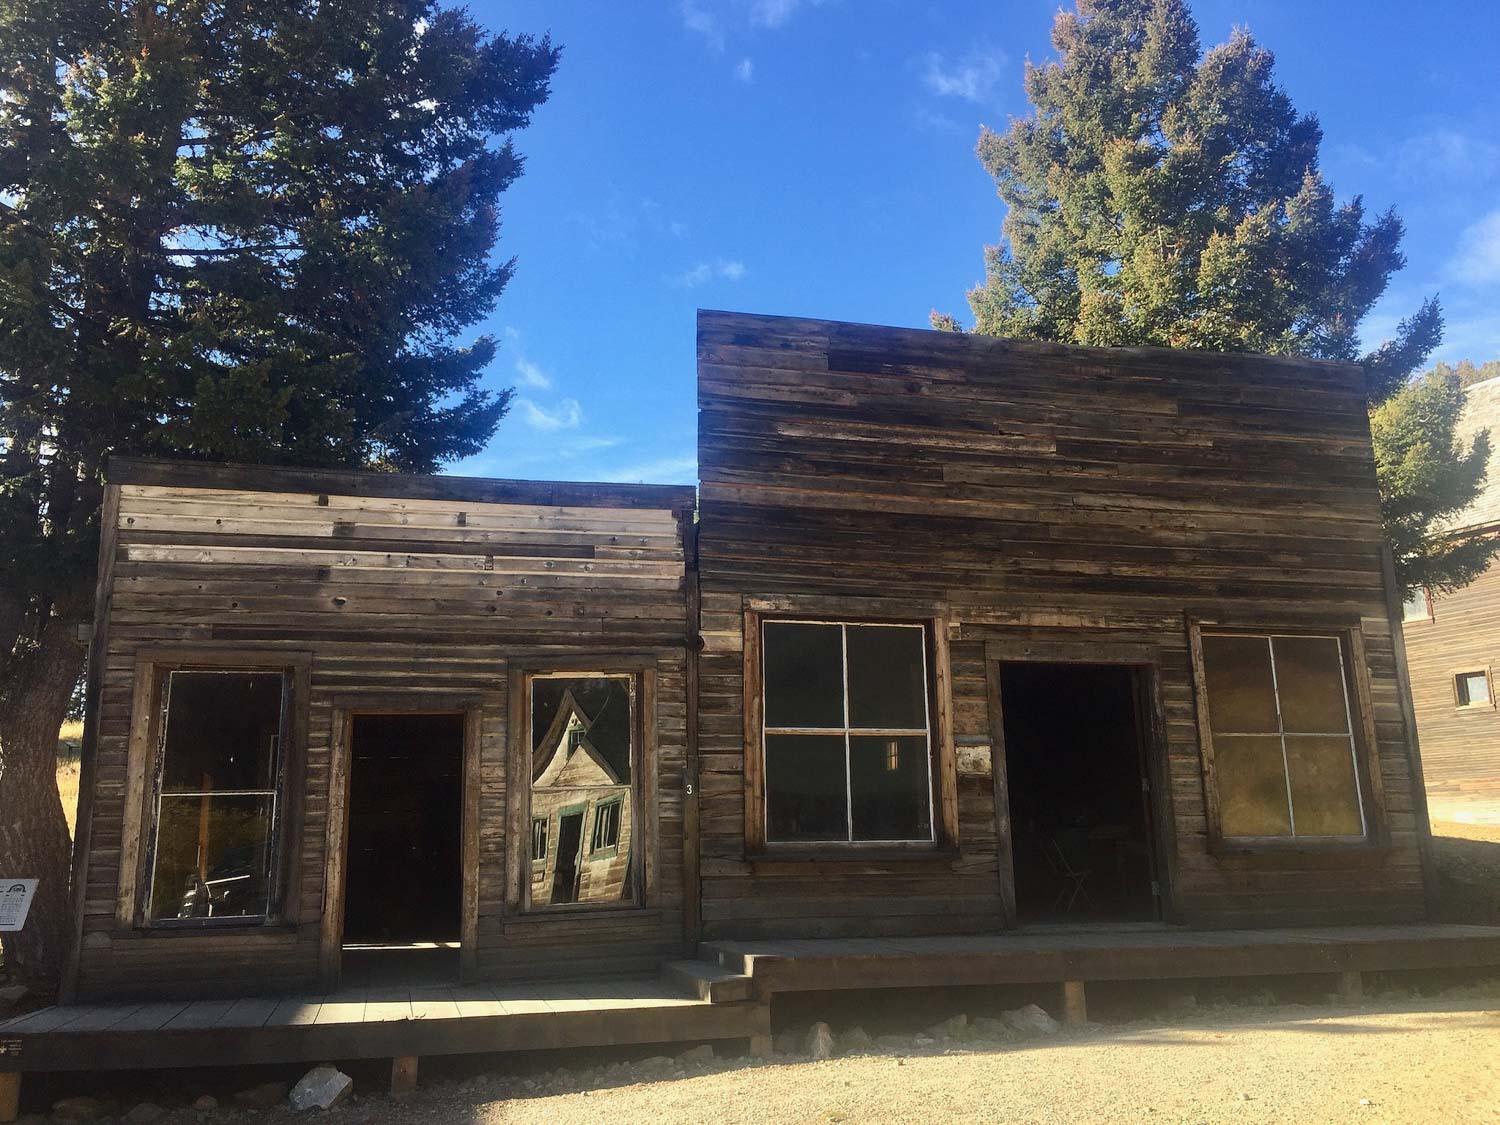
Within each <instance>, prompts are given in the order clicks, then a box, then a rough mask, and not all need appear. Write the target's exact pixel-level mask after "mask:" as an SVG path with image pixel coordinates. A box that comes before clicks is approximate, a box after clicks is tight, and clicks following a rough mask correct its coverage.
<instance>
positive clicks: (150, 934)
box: [111, 921, 300, 940]
mask: <svg viewBox="0 0 1500 1125" xmlns="http://www.w3.org/2000/svg"><path fill="white" fill-rule="evenodd" d="M299 929H300V927H298V926H297V925H295V924H294V923H291V922H280V921H278V922H231V921H224V922H206V923H205V922H196V923H195V922H188V921H183V922H178V923H175V924H170V925H160V924H158V925H154V926H142V925H137V926H133V927H132V928H130V929H128V930H117V931H115V933H114V934H112V935H111V936H112V937H115V938H127V939H134V938H146V939H149V940H156V939H158V938H168V939H187V938H210V937H243V938H253V937H260V938H266V939H268V940H270V939H288V940H295V939H296V937H297V934H298V932H299Z"/></svg>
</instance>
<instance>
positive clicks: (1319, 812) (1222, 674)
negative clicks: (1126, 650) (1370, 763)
mask: <svg viewBox="0 0 1500 1125" xmlns="http://www.w3.org/2000/svg"><path fill="white" fill-rule="evenodd" d="M1202 652H1203V671H1204V677H1205V680H1206V683H1205V689H1206V692H1207V697H1208V725H1209V729H1210V731H1211V737H1212V743H1213V761H1214V774H1215V777H1216V778H1217V784H1218V803H1219V824H1220V831H1221V832H1222V834H1223V835H1224V836H1225V837H1242V838H1268V837H1269V838H1276V837H1285V838H1293V837H1295V838H1302V837H1363V836H1364V835H1365V831H1366V825H1365V812H1364V805H1363V800H1362V797H1361V793H1360V781H1359V766H1358V754H1357V747H1356V744H1355V736H1354V723H1353V708H1352V707H1351V705H1350V701H1349V689H1348V680H1347V662H1346V657H1345V653H1344V642H1343V640H1342V638H1341V637H1339V636H1314V635H1281V634H1249V633H1208V632H1205V633H1203V635H1202Z"/></svg>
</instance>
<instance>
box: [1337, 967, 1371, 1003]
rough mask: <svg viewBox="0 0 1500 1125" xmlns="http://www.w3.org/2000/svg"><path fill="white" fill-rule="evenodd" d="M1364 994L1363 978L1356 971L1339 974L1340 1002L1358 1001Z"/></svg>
mask: <svg viewBox="0 0 1500 1125" xmlns="http://www.w3.org/2000/svg"><path fill="white" fill-rule="evenodd" d="M1364 994H1365V983H1364V978H1363V977H1362V976H1360V974H1359V973H1358V972H1357V971H1355V972H1343V973H1340V974H1339V999H1340V1000H1359V999H1362V998H1363V997H1364Z"/></svg>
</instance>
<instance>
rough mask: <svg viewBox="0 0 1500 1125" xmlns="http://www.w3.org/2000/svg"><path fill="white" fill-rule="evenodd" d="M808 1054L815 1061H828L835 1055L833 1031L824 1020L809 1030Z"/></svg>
mask: <svg viewBox="0 0 1500 1125" xmlns="http://www.w3.org/2000/svg"><path fill="white" fill-rule="evenodd" d="M806 1048H807V1053H808V1054H809V1055H811V1056H812V1057H813V1058H815V1059H826V1058H828V1056H830V1055H832V1054H833V1029H832V1028H830V1027H829V1026H828V1025H827V1024H826V1023H824V1022H823V1021H822V1020H819V1021H818V1022H817V1023H815V1024H813V1025H812V1026H811V1027H810V1028H808V1029H807V1043H806Z"/></svg>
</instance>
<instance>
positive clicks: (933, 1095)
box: [327, 982, 1500, 1125]
mask: <svg viewBox="0 0 1500 1125" xmlns="http://www.w3.org/2000/svg"><path fill="white" fill-rule="evenodd" d="M657 1066H658V1068H659V1069H658V1073H660V1074H661V1078H660V1079H657V1080H649V1079H646V1080H640V1075H641V1074H642V1072H643V1071H645V1072H647V1073H649V1072H650V1071H651V1067H650V1066H649V1065H648V1066H645V1067H642V1065H641V1064H633V1065H632V1066H631V1067H630V1068H628V1069H624V1068H620V1067H616V1068H615V1069H614V1070H613V1071H611V1070H610V1069H608V1068H605V1069H602V1070H593V1071H582V1072H553V1073H552V1074H549V1075H544V1076H540V1077H536V1078H531V1079H505V1078H501V1077H496V1078H486V1077H481V1078H478V1079H473V1080H471V1081H470V1082H468V1083H465V1084H463V1085H462V1086H455V1085H439V1086H437V1087H436V1088H430V1089H427V1090H425V1091H423V1092H421V1093H419V1094H418V1095H416V1096H415V1097H414V1098H413V1099H412V1100H409V1101H406V1102H403V1103H399V1104H392V1103H389V1102H385V1101H382V1100H379V1099H375V1098H371V1099H368V1100H366V1099H359V1100H357V1101H356V1102H355V1103H354V1104H351V1105H347V1106H340V1107H337V1108H336V1109H334V1110H333V1111H332V1113H331V1114H329V1115H328V1118H327V1120H329V1123H330V1125H333V1122H335V1121H340V1122H347V1123H349V1125H354V1123H366V1122H367V1123H370V1125H385V1123H387V1122H391V1123H394V1122H450V1121H452V1122H457V1121H464V1122H476V1123H479V1122H482V1123H485V1125H498V1123H510V1122H539V1123H546V1125H568V1123H572V1122H578V1123H580V1125H581V1123H584V1122H588V1123H597V1122H600V1121H610V1122H620V1123H625V1122H641V1121H671V1122H700V1121H701V1122H746V1123H753V1125H773V1123H777V1122H858V1121H914V1122H916V1121H920V1122H924V1123H926V1122H943V1121H953V1120H973V1121H1007V1122H1033V1121H1034V1122H1074V1121H1105V1120H1130V1121H1160V1122H1221V1121H1222V1122H1236V1123H1243V1122H1296V1123H1299V1125H1302V1123H1308V1122H1358V1123H1361V1125H1372V1123H1375V1122H1402V1123H1406V1122H1426V1121H1443V1122H1457V1121H1464V1122H1467V1121H1474V1122H1500V982H1492V983H1490V984H1487V985H1485V986H1482V987H1479V988H1470V989H1467V990H1463V991H1461V992H1457V993H1450V994H1447V995H1445V996H1444V997H1442V998H1439V999H1435V1000H1410V999H1405V1000H1396V999H1392V998H1390V997H1385V998H1380V997H1377V998H1375V999H1373V1000H1369V1001H1366V1002H1365V1003H1364V1004H1362V1005H1358V1006H1347V1005H1346V1006H1332V1005H1329V1006H1318V1007H1304V1006H1292V1005H1283V1006H1278V1007H1268V1008H1245V1007H1236V1008H1219V1009H1212V1010H1207V1011H1200V1012H1191V1013H1187V1014H1185V1015H1183V1016H1180V1017H1175V1018H1174V1017H1163V1018H1155V1019H1150V1020H1142V1021H1138V1022H1134V1023H1129V1024H1116V1025H1111V1026H1104V1027H1100V1026H1095V1027H1091V1028H1090V1029H1089V1030H1088V1031H1086V1032H1081V1033H1077V1034H1071V1035H1070V1034H1062V1035H1058V1036H1056V1037H1052V1038H1040V1039H1029V1040H1026V1041H1024V1042H1019V1043H1011V1044H1007V1045H998V1044H986V1043H982V1042H972V1043H966V1044H942V1043H937V1044H931V1045H927V1046H917V1045H911V1046H909V1047H907V1048H906V1049H902V1048H900V1047H897V1046H895V1045H891V1046H889V1047H881V1048H876V1049H874V1051H873V1052H872V1053H869V1054H865V1055H859V1056H852V1057H841V1058H834V1059H830V1060H827V1061H822V1062H813V1061H810V1060H796V1059H789V1058H785V1057H781V1058H776V1059H772V1060H768V1061H766V1062H761V1063H754V1062H751V1061H749V1060H714V1061H708V1062H702V1063H689V1062H683V1061H679V1060H672V1061H670V1062H667V1061H665V1060H663V1061H662V1062H661V1063H659V1064H657ZM676 1074H682V1075H684V1076H683V1077H674V1075H676Z"/></svg>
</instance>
